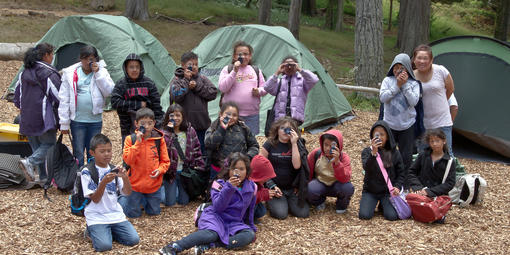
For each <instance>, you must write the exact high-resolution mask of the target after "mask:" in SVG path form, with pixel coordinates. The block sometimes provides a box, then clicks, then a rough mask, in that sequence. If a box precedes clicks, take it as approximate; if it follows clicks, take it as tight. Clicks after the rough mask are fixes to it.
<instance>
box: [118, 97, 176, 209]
mask: <svg viewBox="0 0 510 255" xmlns="http://www.w3.org/2000/svg"><path fill="white" fill-rule="evenodd" d="M155 124H156V120H155V116H154V112H153V111H152V110H151V109H149V108H145V107H144V108H141V109H139V110H138V111H137V112H136V121H135V125H136V130H135V133H134V134H132V135H130V136H128V137H126V139H125V141H124V152H123V154H122V159H123V160H124V162H125V163H126V164H127V165H129V166H130V168H129V181H130V182H131V187H132V189H133V192H132V193H131V195H130V196H128V197H127V198H126V202H125V203H124V206H123V209H124V213H125V214H126V216H128V217H130V218H137V217H140V216H141V215H142V209H141V208H140V207H141V206H142V205H143V207H144V210H145V212H146V213H147V214H148V215H159V214H160V212H161V208H160V206H159V204H160V202H161V190H160V187H161V183H162V181H163V174H164V173H165V172H166V171H167V169H168V167H169V166H170V159H169V158H168V152H167V149H166V144H165V139H163V133H162V132H161V131H159V130H157V129H155V128H154V125H155ZM133 138H135V141H134V142H133V141H132V140H133Z"/></svg>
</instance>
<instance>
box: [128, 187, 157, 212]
mask: <svg viewBox="0 0 510 255" xmlns="http://www.w3.org/2000/svg"><path fill="white" fill-rule="evenodd" d="M160 203H161V188H160V189H158V190H157V191H156V192H154V193H140V192H136V191H134V190H133V191H132V192H131V195H129V196H127V197H124V196H123V197H121V198H119V204H120V205H121V206H122V209H123V210H124V214H126V216H127V217H129V218H138V217H140V216H142V209H141V207H140V206H143V208H144V210H145V213H147V214H148V215H159V214H160V213H161V207H160V206H159V204H160Z"/></svg>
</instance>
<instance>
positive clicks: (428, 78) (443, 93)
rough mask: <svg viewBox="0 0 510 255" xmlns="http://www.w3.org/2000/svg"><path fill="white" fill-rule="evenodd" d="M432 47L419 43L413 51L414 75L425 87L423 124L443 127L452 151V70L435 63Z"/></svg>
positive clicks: (431, 127) (427, 127)
mask: <svg viewBox="0 0 510 255" xmlns="http://www.w3.org/2000/svg"><path fill="white" fill-rule="evenodd" d="M433 60H434V58H433V56H432V49H431V48H430V46H428V45H419V46H418V47H416V48H415V49H414V52H413V63H414V65H415V67H416V69H415V70H414V75H415V76H416V78H417V79H418V80H420V81H421V83H422V87H423V113H424V116H423V124H424V126H425V129H427V130H428V129H435V128H439V129H441V130H442V131H443V132H444V133H445V135H446V141H447V143H448V152H449V153H450V155H452V156H453V151H452V125H453V122H452V118H451V116H450V107H449V105H448V99H449V98H450V96H451V95H452V93H453V91H454V89H455V88H454V85H453V79H452V76H451V75H450V72H448V70H447V69H446V68H445V67H444V66H442V65H436V64H433Z"/></svg>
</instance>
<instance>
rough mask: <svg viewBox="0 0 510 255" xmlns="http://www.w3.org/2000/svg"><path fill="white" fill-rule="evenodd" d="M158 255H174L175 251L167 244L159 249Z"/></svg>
mask: <svg viewBox="0 0 510 255" xmlns="http://www.w3.org/2000/svg"><path fill="white" fill-rule="evenodd" d="M159 254H161V255H175V254H177V249H176V248H175V247H173V246H172V244H169V245H167V246H165V247H163V248H161V249H159Z"/></svg>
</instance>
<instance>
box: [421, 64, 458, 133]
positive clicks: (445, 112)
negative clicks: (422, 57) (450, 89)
mask: <svg viewBox="0 0 510 255" xmlns="http://www.w3.org/2000/svg"><path fill="white" fill-rule="evenodd" d="M449 74H450V72H448V69H446V67H444V66H442V65H436V64H432V78H430V80H429V81H428V82H422V86H423V113H424V115H423V125H424V126H425V129H432V128H439V127H448V126H452V125H453V123H452V118H451V116H450V106H449V105H448V99H447V98H446V86H445V83H444V81H445V79H446V77H448V75H449Z"/></svg>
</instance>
